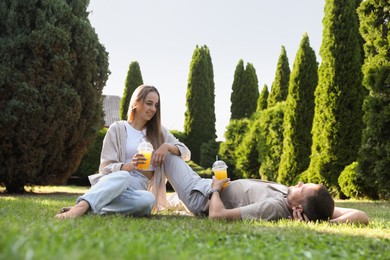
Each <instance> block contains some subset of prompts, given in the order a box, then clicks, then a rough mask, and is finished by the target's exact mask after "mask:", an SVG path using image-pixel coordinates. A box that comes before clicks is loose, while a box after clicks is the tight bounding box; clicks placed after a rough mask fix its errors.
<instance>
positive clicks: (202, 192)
mask: <svg viewBox="0 0 390 260" xmlns="http://www.w3.org/2000/svg"><path fill="white" fill-rule="evenodd" d="M164 170H165V175H166V176H167V178H168V181H169V182H170V183H171V185H172V187H173V189H174V190H175V191H176V192H177V195H178V197H179V199H180V200H181V201H183V203H184V205H186V207H187V208H188V209H189V210H190V211H191V212H192V213H194V214H196V215H204V214H207V212H208V202H209V201H208V191H209V189H210V188H211V182H212V180H211V179H202V178H201V177H200V176H199V175H198V174H197V173H196V172H194V171H193V170H192V169H191V167H189V166H188V164H187V163H186V162H185V161H184V160H183V159H181V158H180V157H179V156H176V155H167V157H166V158H165V161H164Z"/></svg>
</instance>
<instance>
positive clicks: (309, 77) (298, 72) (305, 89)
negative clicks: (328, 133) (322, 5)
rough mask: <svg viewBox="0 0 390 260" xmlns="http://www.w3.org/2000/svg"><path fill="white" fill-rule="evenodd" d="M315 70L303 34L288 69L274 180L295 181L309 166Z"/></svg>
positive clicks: (290, 182)
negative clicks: (280, 137) (275, 178)
mask: <svg viewBox="0 0 390 260" xmlns="http://www.w3.org/2000/svg"><path fill="white" fill-rule="evenodd" d="M317 69H318V64H317V61H316V55H315V52H314V50H313V49H312V48H311V47H310V43H309V37H308V36H307V34H306V33H305V34H304V35H303V38H302V41H301V44H300V46H299V49H298V52H297V54H296V57H295V61H294V66H293V70H292V72H291V76H290V84H289V92H288V96H287V101H286V109H285V113H284V123H283V124H284V133H283V138H284V139H283V153H282V157H281V161H280V165H279V173H278V182H280V183H284V184H286V185H293V184H295V183H296V180H297V177H298V176H299V175H300V174H301V173H302V172H303V171H305V170H306V169H307V167H308V166H309V162H310V149H311V144H312V142H311V128H312V123H313V116H314V90H315V88H316V87H317V83H318V72H317Z"/></svg>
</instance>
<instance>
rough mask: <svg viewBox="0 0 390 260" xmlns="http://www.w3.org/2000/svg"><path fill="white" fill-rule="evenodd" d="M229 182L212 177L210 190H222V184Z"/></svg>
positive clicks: (227, 179)
mask: <svg viewBox="0 0 390 260" xmlns="http://www.w3.org/2000/svg"><path fill="white" fill-rule="evenodd" d="M229 181H230V179H229V178H226V179H222V180H218V179H217V178H216V177H215V176H213V182H212V183H211V188H213V189H217V190H222V187H223V184H224V183H226V182H229Z"/></svg>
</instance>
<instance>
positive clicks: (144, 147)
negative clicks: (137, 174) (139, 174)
mask: <svg viewBox="0 0 390 260" xmlns="http://www.w3.org/2000/svg"><path fill="white" fill-rule="evenodd" d="M137 150H138V153H140V154H143V155H144V157H145V159H146V160H145V161H144V163H143V164H138V166H137V167H138V169H140V170H148V169H149V167H150V160H151V158H152V153H153V145H152V144H151V143H149V142H145V141H143V142H141V143H140V144H139V145H138V148H137Z"/></svg>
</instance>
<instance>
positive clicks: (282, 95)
mask: <svg viewBox="0 0 390 260" xmlns="http://www.w3.org/2000/svg"><path fill="white" fill-rule="evenodd" d="M289 80H290V67H289V64H288V58H287V53H286V49H285V48H284V46H282V50H281V53H280V56H279V60H278V64H277V66H276V73H275V79H274V82H273V83H272V86H271V93H270V95H269V97H268V107H273V106H274V105H275V104H276V103H277V102H280V101H285V100H286V98H287V94H288V83H289Z"/></svg>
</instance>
